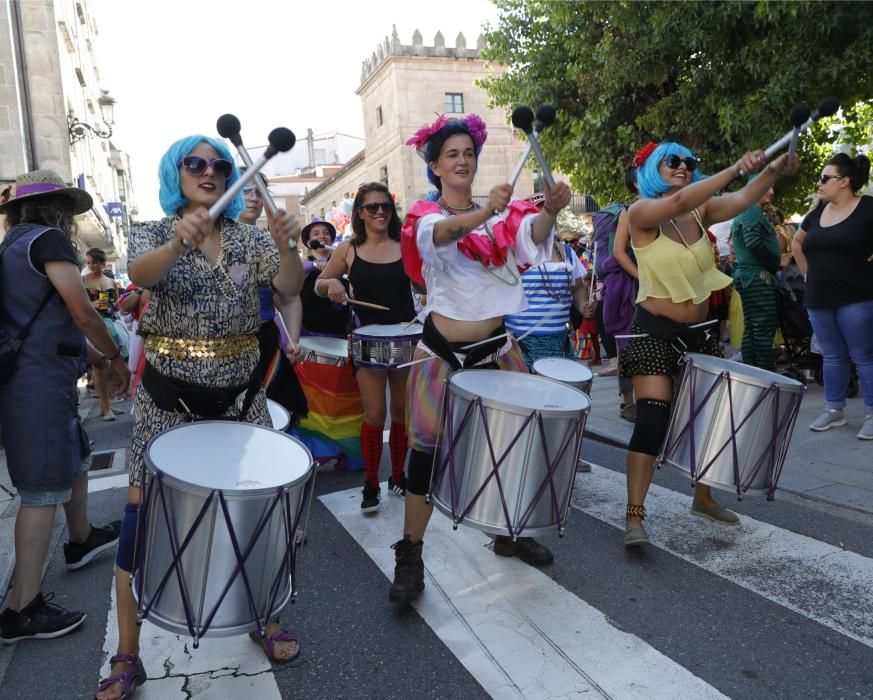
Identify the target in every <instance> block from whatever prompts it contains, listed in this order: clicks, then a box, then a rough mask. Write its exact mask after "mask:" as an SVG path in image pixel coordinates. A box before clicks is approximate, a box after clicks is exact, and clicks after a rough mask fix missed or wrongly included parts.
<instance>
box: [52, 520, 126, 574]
mask: <svg viewBox="0 0 873 700" xmlns="http://www.w3.org/2000/svg"><path fill="white" fill-rule="evenodd" d="M120 532H121V521H120V520H113V521H112V522H111V523H109V524H108V525H105V526H104V527H94V526H93V525H92V526H91V534H89V535H88V539H86V540H85V541H84V542H82V543H81V544H76V543H74V542H67V543H66V544H65V545H64V560H65V561H66V562H67V568H68V569H81V568H82V567H83V566H85V564H87V563H88V562H89V561H91V560H92V559H93V558H94V557H96V556H97V555H98V554H100V552H104V551H106V550H107V549H110V548H112V546H113V545H114V544H115V543H116V542H117V541H118V535H119V533H120Z"/></svg>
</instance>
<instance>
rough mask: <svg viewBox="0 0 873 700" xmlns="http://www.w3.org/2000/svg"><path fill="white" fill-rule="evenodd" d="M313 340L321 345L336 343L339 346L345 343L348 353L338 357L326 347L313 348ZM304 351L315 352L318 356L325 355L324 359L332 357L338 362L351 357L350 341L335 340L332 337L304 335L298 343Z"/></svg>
mask: <svg viewBox="0 0 873 700" xmlns="http://www.w3.org/2000/svg"><path fill="white" fill-rule="evenodd" d="M312 340H315V341H316V343H320V342H322V341H328V342H329V341H335V342H336V343H337V344H339V343H345V344H346V351H345V353H344V354H342V355H336V354H334V353H333V352H332V351H330V350H329V349H327V348H325V347H323V346H322V347H311V345H312V344H313V343H312ZM298 345H300V346H301V347H302V348H303V349H304V350H307V351H309V352H314V353H315V354H316V355H323V356H324V357H332V358H335V359H337V360H339V359H347V358H348V356H349V339H348V338H334V337H332V336H327V335H304V336H303V337H301V338H300V342H299V343H298Z"/></svg>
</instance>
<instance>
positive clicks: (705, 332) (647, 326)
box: [634, 305, 718, 355]
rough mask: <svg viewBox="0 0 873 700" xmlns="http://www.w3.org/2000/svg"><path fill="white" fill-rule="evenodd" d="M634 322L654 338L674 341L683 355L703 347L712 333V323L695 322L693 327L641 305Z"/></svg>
mask: <svg viewBox="0 0 873 700" xmlns="http://www.w3.org/2000/svg"><path fill="white" fill-rule="evenodd" d="M634 322H635V323H636V324H637V325H638V326H639V327H640V328H642V329H643V330H644V331H645V332H646V333H648V334H649V335H650V336H652V337H653V338H659V339H660V340H667V341H669V342H671V343H673V344H674V347H675V348H676V350H677V351H678V352H679V353H681V354H683V355H684V354H685V353H686V352H688V351H689V350H694V349H697V348H700V347H702V346H703V344H704V343H705V342H706V341H707V340H708V339H709V336H710V335H711V333H712V330H711V329H710V327H709V326H710V324H705V325H700V326H697V325H696V324H695V326H694V327H692V326H689V325H687V324H685V323H680V322H679V321H674V320H673V319H672V318H668V317H667V316H657V315H655V314H653V313H650V312H648V311H646V310H645V309H644V308H643V307H642V306H639V305H638V306H637V309H636V312H635V313H634ZM712 323H718V322H717V321H712Z"/></svg>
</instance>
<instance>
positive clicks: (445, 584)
mask: <svg viewBox="0 0 873 700" xmlns="http://www.w3.org/2000/svg"><path fill="white" fill-rule="evenodd" d="M320 498H321V501H322V502H323V503H324V504H325V506H326V507H327V508H328V509H329V510H330V511H331V512H332V513H333V515H334V517H336V518H337V520H338V521H339V522H340V523H341V524H342V525H343V526H344V527H345V528H346V530H347V531H348V532H349V533H350V534H351V536H352V537H353V538H354V539H355V540H356V541H357V542H358V543H359V544H360V545H361V547H362V548H363V549H364V550H365V551H366V552H367V554H368V555H369V556H370V557H371V558H372V559H373V561H374V562H376V564H377V565H378V566H379V568H380V569H381V570H382V572H383V573H385V575H386V576H387V577H388V578H389V579H390V578H393V572H394V553H393V552H392V550H391V549H390V545H391V544H392V543H393V542H395V541H396V540H397V539H398V533H400V532H401V527H402V521H403V501H401V500H399V499H397V500H396V501H392V500H386V501H384V502H383V506H382V508H381V509H380V511H379V513H378V514H376V515H374V516H370V517H367V516H362V515H361V513H360V507H359V501H360V493H359V490H358V489H350V490H348V491H342V492H337V493H333V494H328V495H324V496H321V497H320ZM488 542H489V538H488V537H487V536H486V535H484V534H482V533H480V532H477V531H474V530H470V529H468V528H461V529H459V530H458V531H457V532H453V531H452V528H451V523H450V521H449V520H448V518H445V517H443V516H442V515H440V514H439V513H437V514H435V515H434V517H433V519H432V520H431V524H430V527H429V528H428V532H427V536H426V537H425V545H424V559H425V566H426V576H427V579H426V586H427V588H426V590H425V592H424V594H423V595H422V597H421V598H420V599H419V601H417V603H416V605H415V607H416V610H417V611H418V613H419V614H420V615H421V616H422V617H423V618H424V620H425V621H426V622H427V623H428V625H430V627H431V628H432V629H433V630H434V632H435V633H436V634H437V636H439V638H440V639H441V640H442V641H443V642H444V643H445V644H446V645H447V646H448V647H449V649H451V651H452V652H453V653H454V654H455V656H457V657H458V659H459V660H460V661H461V663H463V664H464V666H465V667H466V668H467V670H468V671H469V672H470V673H471V674H472V675H473V677H474V678H476V680H477V681H479V683H481V684H482V686H483V687H484V688H485V690H486V691H487V692H488V693H489V694H491V696H492V697H494V698H500V699H503V698H513V699H521V698H524V699H525V700H538V699H541V700H546V699H547V698H548V699H551V698H567V699H569V698H583V697H584V698H591V697H601V698H622V700H624V699H630V698H646V700H654V699H657V698H677V697H689V698H690V697H693V698H695V700H699V699H703V698H722V697H724V696H723V695H722V694H721V693H719V692H718V690H716V689H715V688H713V687H712V686H710V685H708V684H707V683H705V682H704V681H703V680H701V679H700V678H698V677H696V676H695V675H694V674H692V673H691V672H690V671H688V670H686V669H685V668H683V667H682V666H680V665H679V664H677V663H676V662H674V661H673V660H671V659H670V658H668V657H666V656H664V655H663V654H661V653H660V652H659V651H657V650H656V649H654V648H652V647H651V646H649V645H648V644H646V643H645V642H644V641H642V640H641V639H639V638H638V637H636V636H634V635H632V634H628V633H625V632H621V631H620V630H618V629H616V628H615V627H613V626H612V625H610V624H609V623H608V622H607V621H606V618H605V617H604V616H603V614H602V613H600V612H599V611H598V610H596V609H595V608H593V607H591V606H590V605H588V604H587V603H585V602H584V601H582V600H580V599H579V598H578V597H576V596H575V595H573V594H572V593H570V592H569V591H567V590H566V589H565V588H563V587H562V586H560V585H558V584H557V583H555V582H554V581H553V580H552V579H551V578H549V577H548V576H546V575H545V574H543V573H541V572H539V571H537V570H536V569H533V568H531V567H529V566H527V565H526V564H523V563H521V562H520V561H518V560H516V559H505V558H502V557H497V556H495V555H494V554H493V553H492V552H490V551H488V550H487V549H485V545H486V544H487V543H488ZM387 597H388V583H387V581H386V583H385V598H386V600H385V605H386V606H388V605H389V602H388V600H387Z"/></svg>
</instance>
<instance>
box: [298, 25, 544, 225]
mask: <svg viewBox="0 0 873 700" xmlns="http://www.w3.org/2000/svg"><path fill="white" fill-rule="evenodd" d="M483 46H484V38H483V37H481V36H480V37H479V38H478V39H477V42H476V46H475V47H469V48H468V47H467V40H466V38H465V37H464V35H463V34H458V36H457V38H456V40H455V46H454V47H447V46H446V42H445V39H444V38H443V35H442V33H441V32H437V34H436V36H435V37H434V41H433V46H425V45H424V42H423V40H422V37H421V33H420V32H419V31H418V30H416V31H415V33H414V34H413V37H412V44H409V45H407V44H401V43H400V39H399V37H398V36H397V30H396V28H395V29H394V31H393V33H392V36H391V38H390V39H389V38H388V37H385V40H384V41H383V42H382V43H381V44H379V46H378V47H377V48H376V50H375V51H374V52H373V53H372V54H371V56H370V57H368V58H367V59H366V60H364V62H363V67H362V70H361V84H360V86H359V87H358V89H357V91H356V92H357V94H358V95H359V96H360V98H361V108H362V110H363V116H364V130H365V140H366V148H365V150H364V152H363V153H362V155H361V156H360V157H359V158H356V159H353V160H352V161H350V162H349V163H347V164H346V165H345V167H344V168H343V169H342V170H340V171H339V172H338V173H336V174H335V175H334V176H333V177H332V178H329V179H328V180H326V181H325V182H323V183H322V184H321V185H319V186H318V187H317V188H316V189H314V190H313V191H311V192H310V193H309V194H308V195H307V196H306V197H304V198H303V200H302V204H303V206H305V207H306V215H307V219H311V218H312V217H313V216H320V213H321V212H326V211H329V210H330V209H331V208H333V207H335V206H337V203H339V202H341V201H342V200H343V199H344V198H346V197H348V196H354V193H355V191H356V189H357V186H358V185H359V184H360V183H361V182H367V181H373V180H380V181H382V182H384V183H386V184H387V185H388V188H389V189H390V190H391V192H392V193H393V194H394V196H395V197H396V200H397V204H398V207H399V209H400V210H401V212H403V211H405V210H406V208H408V207H409V205H410V204H411V203H412V202H414V201H415V200H417V199H420V198H421V197H422V196H423V195H424V194H426V193H427V192H429V191H430V190H432V189H433V186H432V185H431V184H430V183H429V182H428V180H427V177H426V175H425V164H424V162H423V161H422V160H421V158H420V157H419V156H418V155H417V154H416V153H415V151H414V150H413V149H412V148H409V147H408V146H406V145H405V143H406V140H407V139H408V138H409V137H410V136H412V134H413V133H415V131H417V130H418V129H419V128H420V127H421V126H423V125H424V124H429V123H431V122H433V120H434V119H436V115H437V114H443V113H445V114H446V115H447V116H450V117H451V116H458V117H463V116H464V115H466V114H469V113H470V112H475V113H476V114H478V115H479V116H481V117H482V119H483V120H484V121H485V123H486V124H487V126H488V141H487V142H486V144H485V147H484V148H483V150H482V155H481V157H480V159H479V172H478V175H477V177H476V181H475V190H474V192H473V195H474V196H476V197H485V196H487V194H488V192H489V190H490V189H491V188H492V187H493V186H494V185H496V184H498V183H501V182H506V181H507V179H508V178H509V175H510V174H511V172H512V169H513V168H514V167H515V163H516V161H517V160H518V157H519V156H520V155H521V152H522V149H523V143H522V141H521V140H519V139H518V138H517V137H516V136H515V134H514V133H513V132H514V130H513V128H512V126H511V125H510V124H509V120H508V117H507V114H506V112H505V111H504V110H503V109H502V108H494V107H489V105H488V95H487V94H486V93H485V91H484V90H483V89H481V88H480V87H478V86H477V85H476V81H477V80H478V79H480V78H484V77H485V76H486V75H487V71H486V66H485V61H484V59H483V58H482V57H481V55H480V50H481V49H482V48H483ZM491 69H492V70H500V68H499V67H493V66H492V67H491ZM533 191H534V175H533V173H531V172H530V171H529V170H528V171H524V172H523V173H522V175H521V177H520V178H519V181H518V184H517V185H516V188H515V192H516V194H517V195H518V196H527V195H529V194H530V193H532V192H533Z"/></svg>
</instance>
